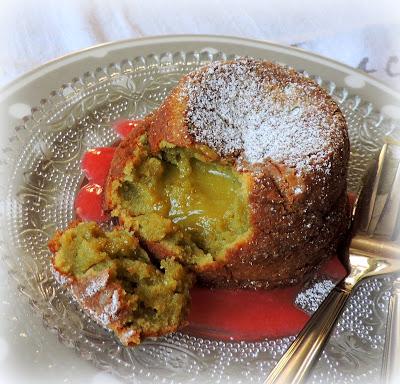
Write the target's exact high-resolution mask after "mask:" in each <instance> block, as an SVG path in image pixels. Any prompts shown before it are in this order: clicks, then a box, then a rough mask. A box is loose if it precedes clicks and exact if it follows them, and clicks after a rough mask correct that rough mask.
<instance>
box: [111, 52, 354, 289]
mask: <svg viewBox="0 0 400 384" xmlns="http://www.w3.org/2000/svg"><path fill="white" fill-rule="evenodd" d="M348 159H349V140H348V134H347V126H346V122H345V119H344V117H343V115H342V113H341V111H340V110H339V107H338V106H337V104H336V103H335V102H334V100H333V99H332V98H331V97H330V96H329V95H328V94H327V92H325V91H324V90H323V89H322V88H320V87H319V86H318V85H317V84H316V83H315V82H314V81H312V80H310V79H308V78H306V77H305V76H303V75H302V74H299V73H298V72H296V71H294V70H293V69H289V68H287V67H283V66H280V65H277V64H273V63H270V62H266V61H258V60H254V59H238V60H235V61H227V62H217V63H212V64H210V65H207V66H205V67H203V68H201V69H199V70H197V71H195V72H193V73H190V74H188V75H187V76H185V77H183V78H182V79H181V81H180V82H179V84H178V86H177V87H176V88H175V89H174V90H173V91H172V92H171V94H170V95H169V96H168V97H167V98H166V100H165V101H164V103H163V104H162V105H161V107H160V108H158V109H157V110H156V111H155V112H154V113H152V114H151V115H149V116H147V117H146V118H145V119H144V120H143V122H142V123H141V124H139V126H138V127H137V128H136V129H135V130H134V131H133V132H132V133H131V134H130V135H129V136H128V137H127V138H126V139H124V140H123V141H122V142H121V143H120V144H119V146H118V148H117V150H116V154H115V156H114V159H113V162H112V166H111V170H110V173H109V176H108V180H107V185H106V201H105V205H106V208H107V209H108V210H110V211H111V214H112V216H114V217H117V218H118V220H119V223H120V225H121V226H123V227H124V228H126V229H127V230H128V231H132V232H134V233H135V235H136V236H137V237H138V238H139V240H140V241H141V243H142V244H143V246H144V247H145V248H146V250H147V251H148V252H149V253H151V254H152V255H153V256H154V257H155V258H157V259H159V260H164V263H165V262H171V261H172V260H174V261H176V262H179V263H182V264H183V265H185V266H187V267H188V268H189V269H190V270H192V271H194V272H195V273H196V275H197V277H198V279H199V281H200V282H202V283H203V284H207V285H210V286H220V287H221V286H223V287H244V288H258V287H260V288H273V287H277V286H282V285H288V284H293V283H296V282H299V281H301V280H303V279H304V278H305V277H306V276H307V275H308V274H309V273H310V272H312V271H313V270H314V269H315V268H316V267H318V266H319V265H320V264H321V262H322V261H323V260H325V259H327V258H328V257H330V256H332V255H333V254H334V253H335V252H336V250H337V247H338V244H339V243H340V241H341V239H342V238H343V236H344V234H345V232H346V230H347V228H348V222H349V209H348V200H347V194H346V174H347V167H348Z"/></svg>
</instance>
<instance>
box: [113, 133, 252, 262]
mask: <svg viewBox="0 0 400 384" xmlns="http://www.w3.org/2000/svg"><path fill="white" fill-rule="evenodd" d="M145 140H146V139H145V137H144V138H142V141H145ZM137 151H140V153H136V154H135V155H136V156H137V157H138V158H140V159H141V161H140V162H139V164H136V165H135V166H132V164H129V163H128V164H127V165H126V166H125V169H124V179H123V180H122V181H121V180H118V181H115V182H114V183H115V185H113V189H112V191H113V201H118V206H117V208H116V209H114V211H113V215H114V216H118V217H119V218H120V219H122V222H123V224H124V225H125V226H126V227H128V228H130V229H133V230H134V231H135V232H136V233H137V234H138V235H139V237H140V238H141V239H144V240H146V241H150V242H158V243H160V244H162V246H163V247H164V248H165V249H169V250H171V252H172V253H174V254H180V255H182V257H184V258H186V261H189V262H190V263H194V264H200V265H201V264H203V263H208V262H212V261H213V260H220V259H221V258H223V257H224V251H225V250H226V249H227V248H228V247H230V246H232V245H233V244H234V243H235V242H237V241H238V240H239V239H241V238H243V237H244V236H245V235H246V233H247V232H248V230H249V223H248V220H249V219H248V216H249V214H248V203H247V187H246V179H245V177H244V176H243V175H242V174H240V173H239V172H237V171H235V170H234V169H233V168H232V166H230V165H229V164H221V163H220V162H218V161H216V160H214V161H210V160H209V158H208V157H207V156H205V154H204V153H202V152H201V151H195V150H192V149H188V148H176V147H174V146H171V145H168V144H167V143H164V146H163V148H162V149H161V151H160V152H159V153H157V154H156V155H151V154H149V153H148V149H147V148H146V146H145V145H144V146H141V147H140V149H137Z"/></svg>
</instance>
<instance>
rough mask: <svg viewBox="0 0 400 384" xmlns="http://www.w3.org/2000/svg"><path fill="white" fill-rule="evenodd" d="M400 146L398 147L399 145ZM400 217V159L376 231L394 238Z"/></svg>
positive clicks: (390, 238)
mask: <svg viewBox="0 0 400 384" xmlns="http://www.w3.org/2000/svg"><path fill="white" fill-rule="evenodd" d="M399 148H400V147H399ZM399 219H400V160H399V161H398V164H397V170H396V173H395V176H394V180H393V184H392V186H391V188H390V192H389V194H388V199H387V202H386V205H385V208H384V211H383V213H382V215H381V217H380V220H379V224H378V228H377V231H376V233H377V234H379V235H384V236H385V237H387V238H388V239H389V240H396V232H397V229H398V228H397V227H398V220H399Z"/></svg>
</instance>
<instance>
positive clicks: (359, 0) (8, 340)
mask: <svg viewBox="0 0 400 384" xmlns="http://www.w3.org/2000/svg"><path fill="white" fill-rule="evenodd" d="M399 16H400V2H399V1H398V0H379V1H378V0H373V1H368V0H336V1H322V0H321V1H316V0H298V1H295V0H294V1H283V0H269V1H268V0H264V1H261V0H259V1H256V0H245V1H240V0H230V1H228V0H212V1H210V0H202V1H184V0H165V1H163V0H143V1H135V0H131V1H128V0H125V1H124V0H110V1H105V0H93V1H84V0H69V1H61V0H36V1H29V0H27V1H23V0H13V1H9V0H1V1H0V36H1V37H0V85H6V84H7V83H9V82H10V81H12V80H13V79H14V78H16V77H18V76H19V75H21V74H22V73H24V72H26V71H28V70H31V69H32V68H34V67H36V66H38V65H40V64H42V63H44V62H46V61H48V60H50V59H53V58H55V57H58V56H61V55H64V54H66V53H69V52H72V51H76V50H79V49H81V48H85V47H88V46H91V45H94V44H99V43H104V42H108V41H113V40H119V39H126V38H132V37H140V36H149V35H162V34H182V33H191V34H192V33H205V34H223V35H236V36H243V37H250V38H257V39H265V40H270V41H274V42H278V43H283V44H288V45H295V46H298V47H301V48H304V49H307V50H310V51H313V52H316V53H320V54H322V55H325V56H328V57H331V58H333V59H336V60H339V61H341V62H344V63H346V64H348V65H350V66H353V67H358V68H361V69H362V70H364V71H367V72H369V73H371V74H372V75H373V76H376V77H377V78H379V79H381V80H382V81H384V82H386V83H388V84H389V85H391V86H392V87H393V88H395V89H398V90H400V41H399V37H400V17H399ZM0 129H1V128H0ZM0 134H1V133H0ZM0 266H1V267H2V268H1V269H0V383H41V384H42V383H43V384H44V383H52V384H58V383H77V384H78V383H79V384H81V383H83V382H86V383H92V384H100V383H107V384H113V383H116V382H118V381H117V380H116V379H114V378H112V377H109V376H108V375H106V374H104V373H102V372H99V371H97V370H96V369H95V368H94V367H93V366H92V365H91V364H89V363H87V362H85V361H83V360H82V359H80V358H78V357H77V356H76V355H75V354H74V352H73V351H71V350H68V349H67V348H65V347H63V346H62V345H61V344H59V343H58V341H57V339H56V337H55V336H54V335H51V334H50V333H48V332H47V331H45V330H44V329H43V327H42V325H41V320H40V319H38V318H36V317H34V316H32V315H31V314H30V312H29V309H28V308H27V309H26V311H25V310H22V311H21V310H18V311H17V310H16V309H15V307H14V306H13V302H12V300H11V299H10V298H11V297H12V296H11V294H10V293H9V290H8V284H7V280H6V273H5V271H4V268H3V266H2V264H1V263H0Z"/></svg>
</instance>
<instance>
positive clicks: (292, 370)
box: [264, 144, 400, 384]
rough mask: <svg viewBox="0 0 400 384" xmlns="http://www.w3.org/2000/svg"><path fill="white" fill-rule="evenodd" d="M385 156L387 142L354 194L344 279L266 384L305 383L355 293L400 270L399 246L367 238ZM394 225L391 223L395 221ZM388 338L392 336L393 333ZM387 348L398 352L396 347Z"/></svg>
mask: <svg viewBox="0 0 400 384" xmlns="http://www.w3.org/2000/svg"><path fill="white" fill-rule="evenodd" d="M387 153H388V144H385V145H384V146H383V147H382V149H381V151H380V154H379V157H378V160H377V162H376V163H375V166H374V167H370V170H369V172H368V175H369V176H368V177H367V179H366V181H365V182H364V183H363V184H364V185H363V188H362V190H361V192H360V193H359V194H358V198H357V201H356V202H355V205H354V208H353V231H354V233H355V235H354V237H353V239H352V241H351V244H350V248H349V251H348V258H345V259H346V260H343V261H344V262H345V264H347V270H348V272H349V273H348V275H347V276H346V277H345V278H344V279H343V280H342V281H341V282H339V283H338V285H337V286H336V287H335V288H334V289H333V290H332V291H331V293H330V294H329V295H328V296H327V298H326V299H325V300H324V302H323V303H322V304H321V305H320V307H319V308H318V310H317V311H316V312H315V313H314V315H313V316H312V317H311V319H310V320H309V321H308V323H307V325H306V326H305V327H304V328H303V330H302V331H301V332H300V333H299V335H298V336H297V337H296V339H295V340H294V342H293V343H292V344H291V345H290V347H289V348H288V350H287V351H286V352H285V354H284V355H283V356H282V358H281V359H280V361H279V362H278V364H277V365H276V366H275V368H274V369H273V370H272V372H271V373H270V375H269V376H268V378H267V379H266V381H265V382H264V384H289V383H293V384H299V383H303V382H305V380H306V379H307V378H308V377H309V375H310V373H311V370H312V368H313V367H314V365H315V363H316V362H317V361H318V358H319V356H320V354H321V353H322V350H323V348H324V346H325V344H326V342H327V341H328V339H329V336H330V334H331V331H332V329H333V327H334V325H335V324H336V322H337V320H338V319H339V316H340V314H341V313H342V311H343V309H344V307H345V304H346V302H347V300H348V299H349V297H350V295H351V293H352V291H353V289H354V288H355V287H356V286H357V285H358V284H359V283H360V282H361V281H363V280H365V279H366V278H370V277H375V276H378V275H384V274H394V273H399V272H400V246H399V245H397V244H396V243H394V242H391V241H388V240H386V239H377V238H375V237H371V235H373V234H374V233H375V231H376V228H377V227H378V223H379V221H380V220H379V217H378V214H377V212H380V214H379V216H381V215H382V213H384V212H385V209H384V208H382V206H385V204H382V202H383V200H384V199H382V198H381V197H382V196H381V194H380V190H381V189H382V182H383V179H384V178H383V177H382V176H383V173H384V169H385V166H386V160H387ZM398 172H400V171H398ZM395 181H396V180H395ZM396 182H397V186H396V185H394V186H392V188H391V189H390V193H388V194H387V195H388V196H395V194H396V188H397V194H398V193H399V192H400V191H399V190H400V177H399V178H398V180H397V181H396ZM395 184H396V183H395ZM386 188H387V187H386ZM387 199H388V198H386V200H387ZM399 209H400V204H398V205H397V207H396V212H395V213H396V215H394V214H393V213H391V217H395V218H396V217H397V216H398V212H399ZM383 216H384V215H383ZM393 221H394V222H395V221H396V219H395V220H393ZM397 320H398V319H397ZM395 331H396V329H395ZM396 336H397V338H396V340H395V341H396V342H397V341H398V335H396ZM392 337H393V338H394V336H393V335H392ZM388 348H392V349H396V348H398V344H397V345H396V346H394V347H393V346H392V347H388ZM388 348H387V350H388ZM387 357H388V359H387V360H386V361H387V364H386V365H387V366H391V365H392V366H393V356H392V355H391V354H390V353H388V352H387Z"/></svg>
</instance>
